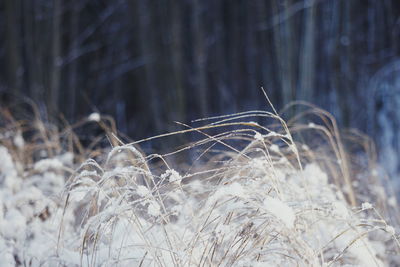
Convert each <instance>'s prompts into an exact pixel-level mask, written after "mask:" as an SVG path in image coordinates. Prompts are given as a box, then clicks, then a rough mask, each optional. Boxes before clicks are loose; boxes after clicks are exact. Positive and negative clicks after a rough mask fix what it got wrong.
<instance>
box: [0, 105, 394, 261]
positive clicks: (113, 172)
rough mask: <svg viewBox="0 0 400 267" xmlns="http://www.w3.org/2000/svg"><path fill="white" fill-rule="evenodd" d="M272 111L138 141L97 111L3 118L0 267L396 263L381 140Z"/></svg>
mask: <svg viewBox="0 0 400 267" xmlns="http://www.w3.org/2000/svg"><path fill="white" fill-rule="evenodd" d="M294 106H295V107H300V106H301V107H302V109H297V111H298V112H296V116H294V117H292V118H291V119H288V120H286V121H285V120H283V119H282V117H284V115H285V112H286V111H287V110H289V109H291V108H293V107H294ZM271 107H272V106H271ZM271 109H272V111H271V112H269V111H263V110H255V111H248V112H242V113H236V114H231V115H226V116H219V117H212V118H206V119H201V120H197V121H193V122H192V123H191V124H190V125H186V124H183V123H179V124H180V126H181V127H182V129H181V130H179V131H176V132H171V133H166V134H163V135H159V136H154V137H150V138H146V139H143V140H139V141H135V142H128V141H125V138H123V137H121V135H120V134H118V132H117V130H116V127H115V124H114V122H113V120H112V119H111V118H109V117H107V116H104V115H102V114H98V113H93V114H91V115H89V116H87V117H86V118H85V119H83V120H82V121H79V122H77V123H76V124H73V125H66V126H63V127H56V126H54V125H50V124H48V123H45V122H44V120H42V119H40V116H39V115H33V118H31V119H30V120H21V119H17V118H14V117H13V115H12V112H9V111H8V110H4V109H3V110H1V117H0V122H1V128H0V263H1V266H249V267H250V266H398V265H399V264H400V256H399V255H400V253H399V252H400V243H399V234H398V233H399V228H398V226H399V222H400V220H399V212H398V205H397V200H396V197H395V195H394V194H393V193H392V192H391V191H390V190H391V189H392V188H391V187H390V183H389V181H388V179H387V178H385V175H384V171H383V170H382V169H380V168H379V166H378V165H377V163H376V155H375V150H374V146H373V144H372V142H371V141H370V140H369V139H368V138H367V137H366V136H364V135H362V134H361V133H358V132H356V131H347V132H344V131H339V129H338V127H337V125H336V122H335V120H334V119H333V117H332V116H331V115H330V114H329V113H327V112H325V111H323V110H321V109H319V108H318V107H315V106H312V105H308V104H299V103H294V104H292V106H289V107H287V109H285V110H283V111H282V113H277V112H276V111H275V110H274V109H273V107H272V108H271ZM32 110H33V112H31V113H33V114H38V113H37V112H36V111H35V108H34V107H32ZM256 121H257V122H256ZM258 121H264V122H265V124H261V123H259V122H258ZM88 129H89V130H90V131H91V132H92V133H88V132H85V131H89V130H88ZM93 129H95V130H93ZM99 129H101V131H99ZM82 132H84V133H85V134H86V137H85V136H84V135H83V134H82ZM189 134H193V136H196V137H197V138H196V140H194V141H192V142H189V143H187V144H183V145H182V146H180V147H179V148H177V149H171V150H170V151H169V152H167V153H162V154H157V153H155V152H153V153H144V152H143V151H142V149H141V147H142V146H143V144H145V143H148V142H152V141H154V140H157V139H158V140H167V139H168V138H170V137H173V136H177V135H189ZM88 136H89V137H88ZM179 155H181V156H179ZM176 159H179V161H178V162H176V161H177V160H176Z"/></svg>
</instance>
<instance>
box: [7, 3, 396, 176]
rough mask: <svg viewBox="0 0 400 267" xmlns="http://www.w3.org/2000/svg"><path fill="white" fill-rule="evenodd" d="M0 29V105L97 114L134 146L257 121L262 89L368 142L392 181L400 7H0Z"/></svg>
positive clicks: (71, 116)
mask: <svg viewBox="0 0 400 267" xmlns="http://www.w3.org/2000/svg"><path fill="white" fill-rule="evenodd" d="M0 26H1V27H0V62H1V63H2V64H1V65H0V95H1V101H2V103H1V104H2V105H13V103H18V101H21V99H23V98H24V97H29V98H31V99H33V100H34V101H35V102H36V103H38V105H39V107H40V110H41V112H42V113H43V116H44V118H48V119H50V120H51V119H56V118H57V117H58V116H59V114H63V115H64V116H65V117H66V118H67V119H68V120H69V121H71V122H73V121H76V120H78V119H79V118H81V117H82V116H86V115H88V114H90V113H91V112H93V111H99V112H101V113H107V114H111V115H113V116H114V117H115V119H116V121H117V125H118V128H119V129H120V130H121V131H122V132H124V133H127V134H128V135H129V136H131V137H132V138H134V139H138V138H142V137H145V136H148V135H154V134H157V133H161V132H165V131H168V130H170V129H171V127H173V125H174V124H173V123H172V122H173V121H181V122H188V121H190V120H191V119H194V118H199V117H204V116H212V115H217V114H226V113H232V112H238V111H244V110H249V109H266V108H268V106H267V105H266V102H265V99H264V97H263V95H262V92H261V90H260V87H261V86H263V87H264V88H265V89H266V90H267V92H268V94H269V96H270V98H271V100H272V102H273V103H274V105H275V106H276V108H277V109H279V108H282V107H283V106H284V105H285V104H287V103H289V102H290V101H293V100H305V101H309V102H311V103H315V104H317V105H319V106H321V107H323V108H325V109H327V110H328V111H330V112H331V113H332V114H333V115H334V116H335V117H336V118H337V119H338V121H339V123H340V125H341V126H342V127H355V128H358V129H360V130H361V131H364V132H366V133H367V134H369V135H371V136H373V137H374V138H375V140H376V141H377V143H378V145H379V147H380V149H381V155H383V156H384V157H386V159H389V161H390V162H391V163H387V164H388V168H389V171H390V172H391V173H397V172H398V170H399V168H398V167H399V164H398V157H397V155H398V154H399V152H400V134H399V132H400V111H399V110H400V75H399V74H400V57H399V56H400V44H399V42H400V38H399V37H400V1H398V0H269V1H268V0H232V1H226V0H181V1H174V0H160V1H151V0H150V1H149V0H131V1H129V0H115V1H104V0H103V1H101V0H91V1H89V0H69V1H63V0H47V1H46V0H2V1H0ZM48 114H50V116H49V115H48ZM389 161H388V162H389Z"/></svg>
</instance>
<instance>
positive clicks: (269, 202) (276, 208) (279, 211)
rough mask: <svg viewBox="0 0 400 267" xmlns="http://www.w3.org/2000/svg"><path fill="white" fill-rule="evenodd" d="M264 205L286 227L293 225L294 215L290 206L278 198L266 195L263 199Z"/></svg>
mask: <svg viewBox="0 0 400 267" xmlns="http://www.w3.org/2000/svg"><path fill="white" fill-rule="evenodd" d="M264 207H265V209H266V210H267V211H268V212H270V213H272V214H273V215H274V216H275V217H276V218H278V219H279V220H281V221H282V222H283V223H284V224H285V225H286V227H288V228H293V227H294V221H295V219H296V216H295V214H294V212H293V210H292V208H290V207H289V206H288V205H287V204H285V203H283V202H282V201H280V200H279V199H276V198H272V197H268V196H267V197H266V198H265V200H264Z"/></svg>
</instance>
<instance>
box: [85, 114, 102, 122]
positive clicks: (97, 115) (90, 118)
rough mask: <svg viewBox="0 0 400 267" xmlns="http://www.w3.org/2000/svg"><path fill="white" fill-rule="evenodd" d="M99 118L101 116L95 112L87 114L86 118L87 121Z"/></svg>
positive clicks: (96, 120)
mask: <svg viewBox="0 0 400 267" xmlns="http://www.w3.org/2000/svg"><path fill="white" fill-rule="evenodd" d="M100 119H101V116H100V114H99V113H97V112H93V113H92V114H90V115H89V117H88V120H89V121H95V122H99V121H100Z"/></svg>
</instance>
